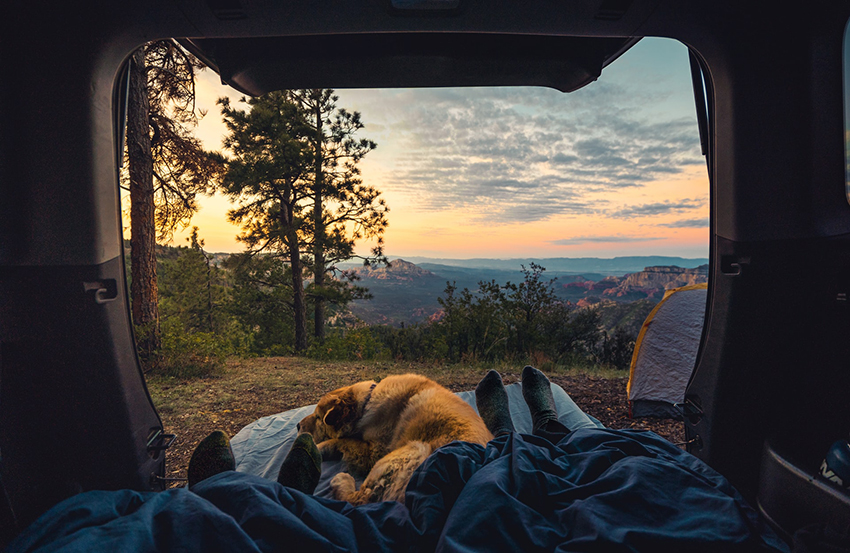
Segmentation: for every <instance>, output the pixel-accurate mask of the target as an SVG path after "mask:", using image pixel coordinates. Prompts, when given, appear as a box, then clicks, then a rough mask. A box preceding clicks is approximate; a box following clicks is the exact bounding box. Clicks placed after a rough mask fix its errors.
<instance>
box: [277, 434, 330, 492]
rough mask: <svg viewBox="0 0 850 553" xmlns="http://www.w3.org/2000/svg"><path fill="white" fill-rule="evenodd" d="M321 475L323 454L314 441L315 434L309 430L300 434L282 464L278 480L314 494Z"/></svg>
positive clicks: (287, 485) (285, 484)
mask: <svg viewBox="0 0 850 553" xmlns="http://www.w3.org/2000/svg"><path fill="white" fill-rule="evenodd" d="M321 475H322V454H321V453H319V448H317V447H316V443H315V442H314V441H313V435H312V434H310V433H308V432H304V433H303V434H299V435H298V437H297V438H295V442H294V443H293V444H292V449H290V450H289V453H287V455H286V459H284V460H283V464H281V465H280V472H278V473H277V481H278V482H280V483H281V484H283V485H284V486H286V487H288V488H293V489H295V490H298V491H299V492H303V493H306V494H308V495H312V494H313V492H314V491H315V490H316V486H318V485H319V476H321Z"/></svg>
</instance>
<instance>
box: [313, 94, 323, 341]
mask: <svg viewBox="0 0 850 553" xmlns="http://www.w3.org/2000/svg"><path fill="white" fill-rule="evenodd" d="M320 100H321V90H320V91H318V94H317V96H316V107H315V108H314V115H315V117H316V151H315V155H316V167H315V173H316V175H315V177H316V179H315V182H314V185H313V186H314V190H313V225H314V233H313V264H314V267H313V279H314V280H313V283H314V284H315V287H316V307H315V311H314V324H313V327H314V330H315V336H316V338H317V339H318V340H319V341H322V340H324V339H325V298H324V296H323V290H322V289H323V287H324V285H325V221H324V217H323V215H324V207H323V202H324V198H323V196H322V186H323V185H324V182H323V176H322V143H323V142H324V137H323V136H322V106H321V102H320Z"/></svg>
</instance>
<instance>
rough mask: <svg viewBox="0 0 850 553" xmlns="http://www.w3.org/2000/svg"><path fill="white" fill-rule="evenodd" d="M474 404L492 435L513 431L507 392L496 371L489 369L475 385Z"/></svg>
mask: <svg viewBox="0 0 850 553" xmlns="http://www.w3.org/2000/svg"><path fill="white" fill-rule="evenodd" d="M475 405H476V406H477V407H478V414H479V415H481V419H482V420H483V421H484V424H486V425H487V430H489V431H490V432H491V433H492V434H493V436H498V435H500V434H507V433H509V432H513V431H514V424H513V422H512V421H511V409H510V405H509V404H508V393H507V392H506V391H505V385H504V384H503V383H502V377H501V376H500V375H499V373H498V372H496V371H492V370H491V371H490V372H488V373H487V375H486V376H485V377H484V378H482V379H481V382H479V383H478V386H476V387H475Z"/></svg>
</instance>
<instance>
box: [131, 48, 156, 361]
mask: <svg viewBox="0 0 850 553" xmlns="http://www.w3.org/2000/svg"><path fill="white" fill-rule="evenodd" d="M149 109H150V105H149V103H148V87H147V70H146V67H145V54H144V48H139V49H138V50H136V52H135V53H134V54H133V57H132V60H131V63H130V94H129V98H128V103H127V154H128V170H129V174H130V234H131V236H130V261H131V273H130V274H131V279H132V284H131V286H130V293H131V294H132V296H133V304H132V313H133V322H134V324H135V325H136V326H137V328H140V329H141V331H142V332H141V335H139V336H137V338H138V346H139V351H140V353H141V354H142V356H143V357H149V356H150V355H151V354H152V353H153V352H154V351H155V350H156V349H158V348H159V336H160V335H159V310H158V306H157V284H156V218H155V215H154V212H155V210H154V188H153V158H152V156H151V138H150V122H149V118H148V112H149Z"/></svg>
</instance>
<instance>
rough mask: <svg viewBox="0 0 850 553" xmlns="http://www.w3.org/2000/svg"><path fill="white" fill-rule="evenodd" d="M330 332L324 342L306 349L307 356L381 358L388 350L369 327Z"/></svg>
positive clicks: (325, 358)
mask: <svg viewBox="0 0 850 553" xmlns="http://www.w3.org/2000/svg"><path fill="white" fill-rule="evenodd" d="M329 330H332V332H331V333H330V334H329V335H328V336H326V337H325V340H324V342H321V343H319V342H316V343H313V344H311V345H310V347H309V348H308V349H307V357H311V358H313V359H321V360H326V361H329V360H336V361H352V360H355V359H356V360H365V359H381V358H386V357H388V356H389V355H388V352H387V350H386V349H385V348H384V346H383V344H382V343H381V342H380V340H378V339H376V338H375V336H374V335H373V334H372V332H371V331H370V329H369V328H365V327H364V328H354V329H349V330H345V331H343V330H342V329H339V330H337V329H329Z"/></svg>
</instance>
